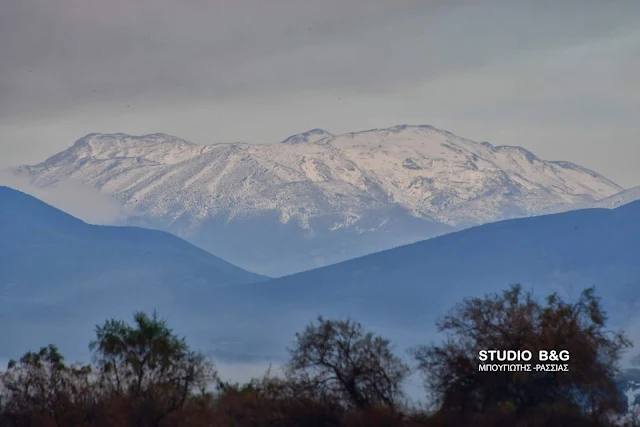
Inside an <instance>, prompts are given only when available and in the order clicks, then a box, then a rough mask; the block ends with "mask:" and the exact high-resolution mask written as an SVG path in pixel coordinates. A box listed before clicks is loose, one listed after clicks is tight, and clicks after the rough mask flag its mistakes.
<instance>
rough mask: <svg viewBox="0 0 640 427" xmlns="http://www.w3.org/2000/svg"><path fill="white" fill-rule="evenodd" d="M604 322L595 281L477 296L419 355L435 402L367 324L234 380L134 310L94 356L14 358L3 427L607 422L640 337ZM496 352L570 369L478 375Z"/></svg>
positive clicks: (46, 351)
mask: <svg viewBox="0 0 640 427" xmlns="http://www.w3.org/2000/svg"><path fill="white" fill-rule="evenodd" d="M605 318H606V316H605V314H604V313H603V312H602V310H601V308H600V305H599V302H598V300H597V299H596V298H595V297H594V294H593V290H589V291H587V292H585V293H584V294H583V295H582V297H581V298H580V299H579V300H578V301H577V302H575V303H571V304H569V303H565V302H563V301H561V300H560V299H559V298H558V297H557V296H555V295H553V296H551V297H549V298H548V299H547V301H546V305H541V304H539V303H538V302H536V301H535V300H534V299H533V298H532V296H531V295H529V294H524V293H522V291H521V290H520V288H519V287H514V288H512V289H510V290H508V291H506V292H505V293H503V294H500V295H493V296H488V297H486V298H484V299H479V298H475V299H468V300H465V301H464V302H462V303H461V304H460V305H458V306H456V307H455V308H454V310H453V311H451V313H450V314H449V315H448V316H446V317H445V318H444V319H443V320H442V322H441V323H440V324H439V327H440V329H441V330H443V331H446V332H448V333H449V334H450V336H449V339H448V340H447V341H446V342H445V343H444V344H442V345H430V346H425V347H421V348H419V349H417V350H416V351H415V353H414V354H415V356H416V358H417V360H418V363H419V368H420V369H422V371H423V372H424V374H425V377H426V378H427V386H428V388H429V390H430V392H431V393H432V395H433V397H434V398H435V399H434V403H436V407H435V408H434V410H433V411H431V412H428V411H421V410H417V409H411V408H408V407H407V406H406V404H403V403H402V402H401V399H400V398H401V393H400V390H401V383H402V380H403V379H404V378H405V377H406V376H407V375H408V373H409V371H410V370H409V367H408V366H407V365H405V364H404V363H403V362H402V361H401V360H400V359H399V358H397V357H396V356H395V355H394V354H393V353H392V351H391V346H390V343H389V341H387V340H385V339H383V338H382V337H379V336H377V335H375V334H373V333H371V332H368V331H366V330H364V329H363V327H362V326H361V325H360V324H359V323H357V322H353V321H350V320H347V321H340V320H325V319H322V318H319V319H318V321H317V322H316V323H312V324H310V325H309V326H307V327H306V329H304V330H303V331H302V332H301V333H299V334H297V336H296V338H297V339H296V342H295V345H294V346H293V348H292V349H291V350H290V352H291V360H290V362H289V364H288V366H287V368H288V369H287V371H286V375H285V376H284V377H278V376H273V375H271V374H270V373H269V372H267V374H266V375H265V376H264V378H262V379H256V380H254V381H251V382H249V383H247V384H230V383H223V382H221V381H220V380H219V379H218V377H217V375H216V371H215V369H214V366H213V364H212V363H211V362H209V361H208V360H207V359H206V358H205V357H204V356H202V355H201V354H199V353H197V352H195V351H193V350H191V349H190V348H189V346H188V345H187V343H186V341H185V340H184V339H183V338H181V337H178V336H177V335H175V334H174V333H173V332H172V331H171V329H169V328H168V326H167V324H166V322H165V321H164V320H162V319H159V318H158V317H157V316H156V315H155V313H154V314H153V315H152V316H148V315H146V314H144V313H136V314H135V315H134V322H133V324H128V323H126V322H122V321H117V320H109V321H107V322H105V323H104V324H103V325H102V326H99V327H97V328H96V338H95V340H94V341H93V342H91V344H90V348H91V350H92V351H93V364H92V365H68V364H66V363H65V360H64V358H63V356H62V355H61V354H60V352H59V351H58V349H57V348H56V347H55V346H48V347H44V348H42V349H41V350H40V351H38V352H37V353H33V352H29V353H27V354H25V355H24V356H23V357H22V358H21V359H20V360H18V361H11V362H10V363H9V365H8V368H7V370H6V371H5V372H3V373H1V374H0V387H1V388H0V427H27V426H29V427H48V426H58V427H62V426H64V427H81V426H82V427H103V426H104V427H107V426H108V427H134V426H135V427H151V426H156V427H161V426H162V427H174V426H175V427H178V426H181V427H200V426H203V427H204V426H207V427H229V426H235V427H271V426H278V427H321V426H322V427H396V426H398V427H418V426H426V427H451V426H456V427H457V426H465V427H466V426H469V427H485V426H486V427H489V426H491V427H502V426H504V427H513V426H516V427H542V426H551V427H554V426H558V427H560V426H567V427H572V426H585V427H609V426H613V425H614V423H613V421H614V419H615V418H619V414H620V412H621V411H622V409H624V408H623V405H622V402H621V399H620V393H619V392H618V391H617V390H618V388H616V384H615V381H614V379H615V376H616V374H617V362H618V359H619V357H620V352H621V351H622V350H623V349H624V348H625V347H626V346H627V345H628V342H627V340H626V339H625V338H624V337H623V336H622V335H621V334H612V333H609V332H607V331H606V330H605V327H604V326H605ZM491 348H497V349H500V348H511V349H525V348H528V349H538V348H565V349H568V350H569V351H570V353H571V360H570V363H571V368H572V369H571V371H570V372H568V373H565V372H563V373H553V374H550V373H546V374H543V373H526V374H525V373H522V372H520V373H513V372H502V373H496V372H492V373H487V372H478V366H477V365H478V359H477V351H478V350H479V349H491ZM615 425H623V424H621V423H618V424H615ZM624 425H625V426H631V425H633V424H632V423H629V424H624Z"/></svg>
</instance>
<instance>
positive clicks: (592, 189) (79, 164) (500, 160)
mask: <svg viewBox="0 0 640 427" xmlns="http://www.w3.org/2000/svg"><path fill="white" fill-rule="evenodd" d="M19 171H21V172H24V173H27V174H29V176H30V178H31V180H32V181H33V183H35V184H36V185H38V186H42V187H46V186H50V185H54V184H55V183H56V182H58V181H60V180H63V179H66V178H74V179H76V180H79V181H80V182H81V183H83V184H86V185H90V186H92V187H95V188H97V189H99V190H100V191H103V192H105V193H107V194H110V195H112V196H115V197H116V198H117V199H118V200H119V201H120V202H121V203H122V204H123V205H125V206H126V207H127V209H128V210H130V211H134V212H137V216H136V217H135V218H132V219H131V220H130V224H137V225H144V226H149V227H152V228H158V229H162V230H165V231H170V232H172V233H174V234H176V235H179V236H181V237H183V238H185V239H187V240H189V241H190V242H192V243H195V244H197V245H199V246H200V247H202V248H205V249H207V250H209V251H210V252H212V253H214V254H216V255H218V256H220V257H222V258H224V259H226V260H229V261H230V262H232V263H234V264H236V265H239V266H241V267H243V268H246V269H249V270H251V271H256V272H259V273H262V274H266V275H268V276H272V277H277V276H282V275H286V274H291V273H294V272H299V271H303V270H307V269H311V268H315V267H318V266H324V265H328V264H331V263H336V262H339V261H344V260H347V259H350V258H354V257H358V256H362V255H366V254H369V253H373V252H377V251H380V250H384V249H389V248H392V247H396V246H400V245H404V244H407V243H412V242H416V241H419V240H423V239H426V238H430V237H434V236H437V235H441V234H444V233H448V232H451V231H455V230H458V229H461V228H465V227H469V226H474V225H478V224H482V223H487V222H492V221H498V220H502V219H508V218H515V217H525V216H530V215H537V214H540V213H543V212H547V211H548V210H549V209H551V208H554V207H556V206H560V205H563V206H567V207H568V208H569V209H571V208H575V207H577V206H583V205H587V204H590V203H592V202H595V201H598V200H601V199H603V198H606V197H609V196H612V195H614V194H616V193H618V192H620V191H621V190H622V188H621V187H619V186H618V185H616V184H615V183H613V182H611V181H610V180H608V179H606V178H605V177H603V176H601V175H599V174H597V173H595V172H593V171H591V170H588V169H586V168H584V167H581V166H578V165H575V164H573V163H569V162H559V161H546V160H542V159H540V158H538V157H537V156H536V155H535V154H533V153H531V152H530V151H527V150H526V149H524V148H521V147H516V146H494V145H491V144H490V143H488V142H482V143H478V142H474V141H471V140H469V139H465V138H461V137H458V136H456V135H454V134H452V133H451V132H447V131H444V130H440V129H437V128H434V127H432V126H427V125H424V126H407V125H402V126H395V127H391V128H388V129H373V130H368V131H362V132H351V133H345V134H341V135H333V134H331V133H329V132H327V131H324V130H321V129H314V130H311V131H308V132H305V133H301V134H298V135H293V136H291V137H289V138H287V139H285V140H284V141H282V143H279V144H262V145H257V144H246V143H232V144H213V145H206V146H203V145H196V144H192V143H190V142H187V141H184V140H182V139H179V138H176V137H173V136H169V135H165V134H153V135H145V136H130V135H125V134H90V135H87V136H85V137H83V138H81V139H79V140H78V141H77V142H76V143H75V144H73V146H72V147H70V148H69V149H67V150H65V151H63V152H61V153H59V154H56V155H55V156H53V157H51V158H50V159H48V160H46V161H44V162H42V163H40V164H38V165H34V166H25V167H22V168H20V169H19Z"/></svg>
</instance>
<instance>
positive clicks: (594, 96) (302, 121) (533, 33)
mask: <svg viewBox="0 0 640 427" xmlns="http://www.w3.org/2000/svg"><path fill="white" fill-rule="evenodd" d="M639 17H640V2H638V1H637V0H563V1H557V0H553V1H552V0H487V1H482V2H478V1H475V0H396V1H389V0H367V1H364V0H346V1H345V0H323V1H317V0H316V1H312V0H272V1H269V2H265V1H260V0H234V1H231V0H212V1H205V0H186V1H181V2H176V1H172V0H137V1H136V2H131V1H128V0H110V1H107V0H83V1H81V0H56V2H55V6H54V5H53V3H52V2H51V1H50V0H6V1H4V2H2V4H1V5H0V58H2V60H0V166H3V165H5V166H6V165H9V164H17V163H27V162H28V163H35V162H38V161H41V160H42V159H43V158H45V157H47V156H48V155H51V154H53V153H55V152H57V151H59V150H62V149H64V148H66V147H67V146H69V145H70V144H71V143H72V142H73V141H74V140H75V139H77V138H78V137H80V136H82V135H83V134H86V133H90V132H127V133H135V134H142V133H153V132H166V133H171V134H175V135H177V136H180V137H183V138H186V139H189V140H192V141H193V142H197V143H211V142H223V141H237V140H244V141H247V142H276V141H279V140H282V139H284V138H285V137H286V136H288V135H290V134H292V133H295V132H299V131H304V130H307V129H310V128H315V127H323V128H327V130H329V131H331V132H334V133H340V132H346V131H353V130H359V129H363V128H371V127H383V126H392V125H396V124H399V123H405V122H407V123H412V124H421V123H427V124H432V125H435V126H438V127H443V128H446V129H448V130H451V131H453V132H454V133H457V134H460V135H461V136H465V137H469V138H471V139H476V140H485V139H487V140H490V141H491V142H493V143H496V144H515V145H524V146H526V147H527V148H529V149H531V150H532V151H534V152H536V153H537V154H540V155H541V156H544V157H546V158H550V159H555V158H562V159H568V160H574V161H576V162H580V163H582V164H585V166H588V167H592V168H594V169H596V170H598V171H600V172H602V173H604V174H606V175H608V176H610V177H611V178H612V179H614V180H616V181H618V182H619V183H620V184H622V185H625V186H633V185H638V184H640V176H638V174H637V167H636V166H635V162H634V161H633V160H634V159H635V158H637V156H638V155H640V152H638V148H637V146H639V145H640V144H638V141H637V136H635V135H638V134H640V129H639V128H638V126H639V124H638V123H637V120H636V119H635V117H637V116H638V114H640V106H639V105H638V99H640V92H639V91H640V85H639V84H638V77H637V76H638V75H640V51H639V49H638V46H640V32H638V30H637V22H638V19H639ZM607 145H609V147H606V146H607Z"/></svg>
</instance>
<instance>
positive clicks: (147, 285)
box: [0, 187, 266, 358]
mask: <svg viewBox="0 0 640 427" xmlns="http://www.w3.org/2000/svg"><path fill="white" fill-rule="evenodd" d="M265 279H266V278H265V277H262V276H259V275H257V274H253V273H250V272H247V271H245V270H243V269H241V268H238V267H236V266H234V265H232V264H230V263H228V262H226V261H223V260H222V259H220V258H216V257H215V256H213V255H211V254H210V253H208V252H205V251H204V250H202V249H200V248H198V247H196V246H194V245H192V244H190V243H187V242H185V241H184V240H181V239H180V238H178V237H175V236H173V235H171V234H169V233H166V232H162V231H155V230H147V229H142V228H136V227H108V226H95V225H89V224H86V223H84V222H82V221H80V220H78V219H76V218H74V217H72V216H70V215H67V214H66V213H64V212H62V211H60V210H58V209H55V208H53V207H51V206H49V205H47V204H45V203H43V202H41V201H39V200H37V199H35V198H33V197H31V196H29V195H27V194H24V193H21V192H19V191H16V190H13V189H11V188H8V187H0V342H2V346H0V347H2V349H9V348H12V349H20V351H26V350H27V349H28V348H25V346H26V344H29V343H31V344H34V345H40V344H46V343H48V342H49V338H48V337H49V336H51V337H56V336H57V337H66V338H67V339H68V340H72V339H74V334H76V333H81V334H84V335H85V336H87V334H89V335H90V334H91V331H92V329H93V326H94V325H95V323H97V322H102V321H104V320H105V319H106V318H107V317H111V316H125V317H126V318H129V317H130V315H131V313H132V312H133V310H136V309H146V310H153V309H154V308H157V309H158V310H159V311H160V312H165V313H167V314H172V315H179V314H180V313H181V312H184V311H188V310H197V309H199V310H206V308H207V307H206V301H208V300H210V299H212V298H213V296H214V295H215V292H214V291H215V289H217V288H220V287H224V286H230V285H236V284H240V283H249V282H257V281H262V280H265ZM176 321H177V322H179V321H180V319H179V318H178V319H176ZM52 339H53V338H52ZM36 343H37V344H36ZM21 344H24V345H21ZM15 355H16V354H15V353H13V356H15ZM3 356H6V354H4V355H3V354H0V358H2V357H3Z"/></svg>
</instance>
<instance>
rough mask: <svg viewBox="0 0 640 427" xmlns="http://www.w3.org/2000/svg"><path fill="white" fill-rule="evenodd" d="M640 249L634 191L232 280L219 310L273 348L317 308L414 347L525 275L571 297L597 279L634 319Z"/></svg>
mask: <svg viewBox="0 0 640 427" xmlns="http://www.w3.org/2000/svg"><path fill="white" fill-rule="evenodd" d="M639 256H640V201H636V202H633V203H630V204H627V205H624V206H621V207H618V208H616V209H585V210H577V211H571V212H565V213H560V214H554V215H546V216H539V217H530V218H522V219H513V220H505V221H501V222H496V223H491V224H485V225H481V226H477V227H474V228H470V229H466V230H463V231H460V232H456V233H451V234H448V235H445V236H440V237H436V238H433V239H429V240H426V241H423V242H419V243H415V244H411V245H407V246H403V247H399V248H395V249H391V250H388V251H384V252H380V253H376V254H372V255H368V256H364V257H361V258H358V259H354V260H350V261H346V262H343V263H340V264H336V265H331V266H327V267H324V268H319V269H316V270H311V271H307V272H303V273H299V274H295V275H291V276H288V277H284V278H279V279H274V280H270V281H268V282H265V283H260V284H259V285H242V286H236V287H232V288H227V289H225V290H223V291H222V292H221V296H220V297H218V298H217V299H216V301H217V302H218V304H219V305H216V308H215V310H214V311H215V312H217V313H218V314H219V315H221V316H223V317H224V318H229V317H228V316H231V314H226V311H225V309H224V307H233V315H232V316H233V318H238V319H240V321H239V322H238V324H239V325H244V327H245V330H243V331H237V334H238V336H239V337H243V336H256V337H264V336H272V337H273V344H271V345H272V346H271V347H270V348H269V350H270V351H274V352H275V351H278V349H282V348H284V347H285V346H286V345H287V344H288V343H289V340H290V339H291V337H292V336H293V333H294V331H295V330H296V328H299V327H300V323H301V322H305V321H306V320H308V319H312V318H314V316H316V315H318V314H324V315H327V316H338V317H345V316H350V317H353V318H355V319H358V320H360V321H362V322H363V323H364V324H366V325H368V326H370V327H372V328H375V329H377V330H380V331H382V332H383V333H385V334H387V335H388V336H390V337H393V338H394V339H395V342H397V343H398V344H399V345H400V346H401V347H407V346H411V345H415V344H418V343H421V342H425V341H429V340H431V339H433V338H434V337H435V327H434V322H435V320H436V319H437V318H438V317H439V316H441V315H443V314H444V313H445V311H446V310H448V309H449V308H451V307H452V306H453V305H454V304H455V303H456V302H459V301H461V300H462V299H463V298H465V297H469V296H482V295H484V294H485V293H489V292H494V291H500V290H503V289H506V288H507V287H508V286H510V285H512V284H521V285H522V286H523V288H524V290H526V291H528V290H533V291H534V294H535V295H536V296H538V297H540V298H544V297H546V296H547V295H548V294H549V293H551V292H558V293H559V294H560V296H562V297H564V298H568V299H572V298H576V297H578V296H579V294H580V292H581V291H582V290H583V289H585V288H587V287H589V286H592V285H595V286H596V292H597V295H598V296H600V297H602V298H603V303H604V306H605V308H606V309H607V311H608V313H609V314H610V317H611V322H612V324H613V325H617V326H628V322H630V321H631V320H632V318H633V317H634V316H637V313H638V312H639V310H640V262H638V257H639ZM242 319H251V322H250V323H247V322H244V323H243V322H242ZM216 324H217V323H216V322H212V325H216ZM214 328H215V329H216V330H215V331H213V330H212V329H210V330H209V331H208V334H209V335H210V336H211V335H212V334H213V335H214V336H215V335H216V334H217V335H219V336H220V337H222V338H221V339H220V340H219V341H220V342H223V341H225V340H226V338H225V337H226V335H227V333H228V331H226V330H225V328H216V327H215V326H214ZM255 328H259V329H258V330H256V329H255ZM275 331H277V333H276V332H275ZM243 334H244V335H243ZM236 340H237V341H242V342H245V341H246V340H244V339H243V338H237V339H236ZM246 342H247V343H248V342H249V341H246ZM244 345H245V344H238V345H236V346H229V345H219V346H218V347H217V351H218V352H220V354H230V355H231V354H234V352H236V351H237V352H239V353H242V352H245V351H246V352H247V353H253V352H255V351H256V347H255V345H249V344H246V345H249V347H247V348H244V347H243V346H244Z"/></svg>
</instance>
